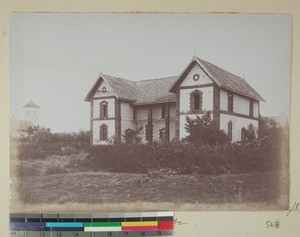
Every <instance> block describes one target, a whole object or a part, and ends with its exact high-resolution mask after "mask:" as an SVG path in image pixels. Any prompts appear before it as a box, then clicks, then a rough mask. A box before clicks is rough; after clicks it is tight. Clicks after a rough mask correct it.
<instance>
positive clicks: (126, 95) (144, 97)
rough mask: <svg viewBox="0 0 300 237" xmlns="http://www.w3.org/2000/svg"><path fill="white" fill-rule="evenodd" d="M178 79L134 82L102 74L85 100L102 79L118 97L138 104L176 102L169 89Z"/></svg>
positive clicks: (88, 98) (87, 98)
mask: <svg viewBox="0 0 300 237" xmlns="http://www.w3.org/2000/svg"><path fill="white" fill-rule="evenodd" d="M177 79H178V77H177V76H175V77H164V78H159V79H151V80H143V81H138V82H134V81H129V80H126V79H123V78H119V77H113V76H110V75H106V74H101V76H100V77H99V78H98V80H97V82H96V83H95V84H94V86H93V87H92V89H91V90H90V92H89V93H88V95H87V96H86V98H85V100H86V101H90V100H91V98H92V96H93V95H94V93H95V92H96V90H97V88H98V87H99V85H100V84H101V82H102V80H104V81H105V82H107V83H108V84H109V85H110V87H111V88H112V89H113V91H114V92H115V94H116V96H117V98H119V99H125V100H129V101H132V102H134V104H136V105H140V104H153V103H164V102H175V100H176V98H175V94H173V93H170V92H169V89H170V87H171V86H172V84H173V83H174V82H175V81H176V80H177Z"/></svg>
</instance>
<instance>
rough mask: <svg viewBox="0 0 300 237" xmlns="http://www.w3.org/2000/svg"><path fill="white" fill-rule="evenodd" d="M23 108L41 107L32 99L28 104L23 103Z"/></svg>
mask: <svg viewBox="0 0 300 237" xmlns="http://www.w3.org/2000/svg"><path fill="white" fill-rule="evenodd" d="M23 108H40V106H38V105H37V104H35V103H34V102H33V101H32V100H31V101H30V102H29V103H27V104H26V105H23Z"/></svg>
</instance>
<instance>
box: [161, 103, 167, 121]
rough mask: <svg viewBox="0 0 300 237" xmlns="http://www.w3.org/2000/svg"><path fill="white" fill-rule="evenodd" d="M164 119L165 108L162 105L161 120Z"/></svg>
mask: <svg viewBox="0 0 300 237" xmlns="http://www.w3.org/2000/svg"><path fill="white" fill-rule="evenodd" d="M165 117H166V106H165V105H164V104H163V105H162V106H161V118H163V119H164V118H165Z"/></svg>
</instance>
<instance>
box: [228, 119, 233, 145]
mask: <svg viewBox="0 0 300 237" xmlns="http://www.w3.org/2000/svg"><path fill="white" fill-rule="evenodd" d="M227 129H228V131H227V135H228V137H229V139H230V141H232V122H231V121H229V123H228V127H227Z"/></svg>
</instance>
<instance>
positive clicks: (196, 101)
mask: <svg viewBox="0 0 300 237" xmlns="http://www.w3.org/2000/svg"><path fill="white" fill-rule="evenodd" d="M190 110H191V111H192V112H200V111H202V92H201V91H199V90H195V91H193V92H192V93H191V94H190Z"/></svg>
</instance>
